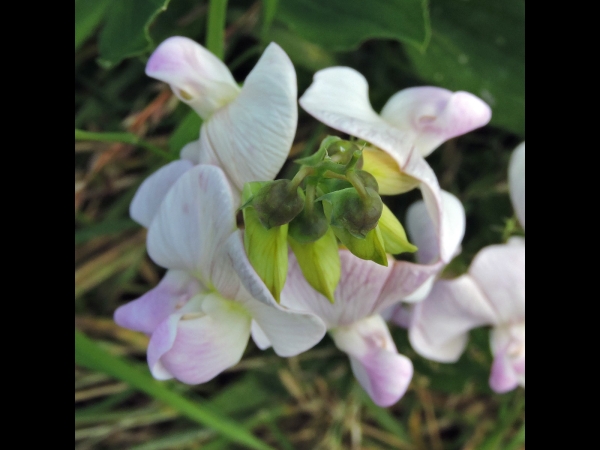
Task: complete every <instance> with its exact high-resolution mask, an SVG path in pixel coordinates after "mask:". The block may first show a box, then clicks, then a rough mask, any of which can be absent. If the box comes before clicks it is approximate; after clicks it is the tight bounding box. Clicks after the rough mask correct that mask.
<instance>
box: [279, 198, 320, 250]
mask: <svg viewBox="0 0 600 450" xmlns="http://www.w3.org/2000/svg"><path fill="white" fill-rule="evenodd" d="M328 229H329V222H328V221H327V218H326V217H325V213H324V212H323V205H322V204H321V203H316V204H315V205H314V206H313V211H312V213H310V212H309V211H307V210H306V208H305V209H304V210H303V211H302V212H301V213H300V214H298V215H297V216H296V217H295V218H294V220H292V221H291V222H290V226H289V229H288V234H289V235H290V236H291V237H293V238H294V239H295V240H296V241H298V242H300V243H301V244H307V243H309V242H315V241H316V240H318V239H319V238H321V237H323V236H324V235H325V233H327V230H328Z"/></svg>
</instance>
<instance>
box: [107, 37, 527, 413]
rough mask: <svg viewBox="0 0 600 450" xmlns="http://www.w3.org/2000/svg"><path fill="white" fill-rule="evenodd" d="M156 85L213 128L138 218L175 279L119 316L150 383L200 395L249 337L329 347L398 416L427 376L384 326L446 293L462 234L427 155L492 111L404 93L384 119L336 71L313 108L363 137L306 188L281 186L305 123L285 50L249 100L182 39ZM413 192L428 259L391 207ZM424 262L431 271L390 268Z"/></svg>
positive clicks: (300, 179) (413, 217)
mask: <svg viewBox="0 0 600 450" xmlns="http://www.w3.org/2000/svg"><path fill="white" fill-rule="evenodd" d="M146 73H147V74H148V75H149V76H151V77H154V78H157V79H159V80H161V81H164V82H166V83H168V84H169V85H170V86H171V88H172V90H173V92H174V93H175V95H177V97H178V98H179V99H180V100H181V101H183V102H185V103H187V104H189V105H190V106H191V107H192V108H193V109H194V110H195V111H196V112H197V113H198V114H199V115H200V116H201V117H202V119H203V124H202V127H201V129H200V133H199V138H198V140H197V141H194V142H192V143H190V144H188V145H187V146H185V147H184V148H183V150H182V152H181V158H180V159H179V160H177V161H174V162H172V163H170V164H168V165H166V166H164V167H162V168H161V169H159V170H158V171H157V172H155V173H154V174H152V175H151V176H150V177H148V179H146V180H145V181H144V182H143V183H142V185H141V186H140V188H139V190H138V191H137V193H136V195H135V197H134V199H133V201H132V203H131V207H130V214H131V216H132V217H133V218H134V219H135V220H136V221H137V222H139V223H140V224H142V225H143V226H145V227H147V228H148V238H147V239H148V240H147V247H148V253H149V255H150V257H151V258H152V259H153V261H154V262H156V263H157V264H158V265H160V266H162V267H164V268H166V269H167V272H166V275H165V277H164V278H163V279H162V281H161V282H160V283H159V284H158V286H156V287H155V288H154V289H152V290H151V291H149V292H148V293H146V294H145V295H143V296H142V297H140V298H139V299H137V300H134V301H133V302H130V303H128V304H126V305H124V306H121V307H120V308H119V309H117V311H116V312H115V321H116V322H117V323H118V324H120V325H121V326H124V327H127V328H130V329H133V330H138V331H141V332H144V333H146V334H148V335H150V343H149V347H148V364H149V366H150V370H151V371H152V374H153V375H154V376H155V377H156V378H158V379H168V378H172V377H174V378H177V379H178V380H181V381H183V382H185V383H203V382H206V381H208V380H210V379H212V378H214V377H215V376H216V375H218V374H219V373H221V372H222V371H223V370H225V369H226V368H228V367H231V366H232V365H234V364H236V363H237V362H239V360H240V359H241V357H242V354H243V352H244V349H245V347H246V345H247V342H248V338H249V337H250V336H252V339H253V340H254V342H255V343H256V345H257V346H258V347H259V348H261V349H266V348H268V347H273V350H274V351H275V352H276V353H277V354H278V355H280V356H293V355H297V354H299V353H301V352H304V351H306V350H308V349H309V348H311V347H312V346H314V345H315V344H317V343H318V342H319V341H320V340H321V339H322V338H323V336H324V335H325V334H326V332H329V334H330V335H331V337H332V339H333V341H334V342H335V344H336V346H337V347H338V348H339V349H340V350H342V351H343V352H345V353H347V354H348V355H349V357H350V363H351V367H352V370H353V372H354V375H355V376H356V378H357V380H358V381H359V383H360V384H361V386H362V387H363V388H364V389H365V390H366V391H367V392H368V393H369V395H370V396H371V397H372V399H373V400H374V401H375V403H377V404H378V405H381V406H388V405H391V404H393V403H395V402H396V401H398V399H399V398H400V397H402V395H403V394H404V392H405V391H406V389H407V387H408V385H409V382H410V380H411V377H412V373H413V367H412V363H411V361H410V360H409V359H408V358H406V357H405V356H403V355H401V354H398V351H397V349H396V346H395V344H394V342H393V340H392V338H391V335H390V332H389V330H388V328H387V325H386V323H385V321H384V318H383V316H382V315H381V313H382V312H383V311H384V310H385V311H388V310H390V308H392V307H394V305H397V304H399V303H400V302H401V301H404V302H418V301H420V300H422V299H423V298H425V297H427V296H428V293H429V292H430V291H431V293H432V294H431V295H433V292H435V291H436V289H437V285H438V284H439V283H440V281H438V282H436V283H435V285H434V280H436V278H437V276H438V274H439V273H440V271H441V270H442V269H443V268H444V266H445V265H446V264H447V263H448V262H449V261H450V259H451V258H452V257H453V256H454V255H455V254H456V253H457V251H458V249H459V246H460V242H461V240H462V237H463V234H464V228H465V213H464V209H463V207H462V205H461V203H460V202H459V201H458V199H457V198H456V197H454V196H453V195H452V194H450V193H447V192H444V191H442V190H441V189H440V187H439V184H438V182H437V178H436V176H435V173H434V172H433V170H432V169H431V167H430V166H429V164H428V163H427V162H426V161H425V159H424V158H425V157H426V156H427V155H428V154H430V153H431V152H432V151H433V150H435V148H437V147H438V146H439V145H440V144H441V143H443V142H444V141H446V140H447V139H449V138H452V137H454V136H458V135H460V134H463V133H466V132H468V131H471V130H473V129H475V128H478V127H480V126H483V125H485V124H486V123H487V122H488V121H489V119H490V116H491V111H490V108H489V107H488V106H487V105H486V104H485V103H484V102H483V101H481V100H480V99H478V98H477V97H475V96H473V95H471V94H468V93H465V92H456V93H452V92H450V91H447V90H445V89H440V88H435V87H421V88H410V89H405V90H403V91H400V92H398V93H397V94H395V95H394V96H393V97H392V98H391V99H390V100H389V101H388V103H387V104H386V106H385V107H384V108H383V110H382V112H381V114H380V115H378V114H376V113H375V112H374V111H373V109H372V107H371V106H370V104H369V100H368V85H367V82H366V80H365V79H364V78H363V77H362V75H360V74H359V73H358V72H356V71H354V70H353V69H350V68H345V67H334V68H330V69H325V70H322V71H319V72H318V73H317V74H316V75H315V77H314V81H313V84H312V85H311V86H310V87H309V89H308V90H307V91H306V92H305V93H304V94H303V95H302V97H301V98H300V100H299V103H300V105H301V106H302V107H303V108H304V110H306V111H307V112H308V113H309V114H311V115H312V116H314V117H315V118H317V119H318V120H320V121H322V122H323V123H325V124H326V125H329V126H330V127H332V128H334V129H336V130H339V131H341V132H344V133H347V134H349V135H350V136H352V137H353V139H352V140H351V141H345V140H342V139H340V138H337V137H329V138H327V139H325V140H324V141H323V142H322V143H321V146H320V148H319V150H318V151H317V152H316V153H315V154H314V155H312V156H309V157H307V158H302V159H300V160H297V161H296V163H297V164H298V169H299V170H298V172H297V175H296V176H295V177H294V179H292V180H283V179H279V180H274V178H275V176H276V175H277V174H278V173H279V171H280V169H281V168H282V166H283V164H284V162H285V161H286V159H287V157H288V154H289V150H290V148H291V145H292V142H293V140H294V135H295V130H296V126H297V117H298V109H297V103H298V100H297V87H296V75H295V71H294V67H293V65H292V63H291V61H290V60H289V58H288V57H287V55H286V54H285V52H284V51H283V50H282V49H281V48H280V47H279V46H278V45H277V44H274V43H272V44H270V45H269V46H268V47H267V48H266V49H265V51H264V53H263V55H262V56H261V58H260V59H259V61H258V63H257V64H256V66H255V67H254V69H253V70H252V71H251V72H250V74H249V75H248V77H247V78H246V80H245V82H244V84H243V86H242V87H241V88H240V87H239V86H238V84H237V83H236V82H235V80H234V78H233V76H232V75H231V73H230V72H229V70H228V69H227V67H226V66H225V65H224V64H223V63H222V62H221V61H220V60H219V59H218V58H216V57H215V56H214V55H212V54H211V53H210V52H208V51H207V50H206V49H204V48H203V47H202V46H200V45H199V44H197V43H195V42H193V41H191V40H189V39H187V38H183V37H172V38H169V39H167V40H166V41H165V42H163V43H162V44H161V45H160V46H159V47H158V48H157V49H156V50H155V52H154V53H153V54H152V56H151V57H150V59H149V61H148V64H147V67H146ZM414 188H419V189H420V190H421V192H422V195H423V202H420V203H419V204H417V205H415V206H413V207H412V208H411V210H410V211H409V215H408V219H407V220H408V228H409V233H410V231H411V229H414V230H418V231H417V233H416V234H413V235H412V238H413V240H414V242H415V243H416V244H417V246H414V245H413V244H411V243H410V242H409V241H408V238H407V235H406V233H405V231H404V228H403V227H402V225H401V223H400V222H399V221H398V219H397V218H396V217H395V216H394V214H393V213H392V212H391V211H390V210H389V209H388V208H387V207H386V206H385V204H384V203H383V202H382V200H381V198H380V195H395V194H400V193H403V192H407V191H409V190H412V189H414ZM523 204H524V200H523ZM239 210H241V211H242V212H243V225H242V226H241V227H239V226H238V223H237V221H236V213H237V211H239ZM519 217H520V216H519ZM523 221H524V218H523ZM417 247H418V251H417V260H418V262H408V261H399V260H395V259H394V258H393V257H392V256H391V255H392V254H398V253H402V252H414V251H415V250H417ZM512 248H513V247H511V249H512ZM514 248H516V247H514ZM475 265H476V264H475V262H474V267H475ZM473 270H475V269H473ZM475 272H477V270H475ZM475 272H473V273H475ZM472 275H473V274H472ZM473 276H475V275H473ZM432 285H434V288H433V291H432ZM431 295H430V297H431ZM507 295H508V294H507ZM426 304H429V303H423V305H426ZM433 309H435V310H438V308H437V307H436V306H434V307H433ZM420 317H421V318H423V317H425V315H424V314H421V316H420ZM511 317H512V316H511ZM415 319H416V315H415ZM502 320H503V319H500V318H498V320H496V321H488V322H485V323H493V324H495V325H498V327H502V326H504V324H507V323H508V322H506V321H502ZM482 323H483V322H482ZM510 323H511V325H510V326H511V327H512V322H510ZM434 326H435V325H434ZM515 326H516V325H515ZM421 328H422V327H421ZM499 329H500V328H499ZM502 330H504V328H502ZM510 330H511V331H510V333H512V330H513V328H511V329H510ZM413 334H414V333H413ZM497 334H498V338H497V339H496V341H497V342H498V344H497V345H498V348H499V350H498V352H499V353H498V354H500V353H502V355H505V356H503V358H505V359H504V360H506V358H512V355H513V353H514V349H513V347H514V345H513V341H510V342H508V341H506V339H508V338H506V336H508V335H506V333H504V331H498V333H497ZM505 335H506V336H505ZM511 336H512V334H511ZM411 338H412V334H411ZM496 341H495V342H496ZM414 342H416V341H414ZM416 347H417V346H416ZM504 360H503V361H504ZM510 361H513V360H512V359H511V360H510ZM498 364H504V363H503V362H501V363H498ZM511 364H512V363H511ZM515 364H516V365H517V366H518V363H515ZM515 364H513V366H515ZM503 367H504V366H503ZM511 367H512V366H511ZM515 367H516V366H515ZM515 370H519V367H516V369H515ZM523 370H524V369H523Z"/></svg>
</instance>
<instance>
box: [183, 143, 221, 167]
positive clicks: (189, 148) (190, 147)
mask: <svg viewBox="0 0 600 450" xmlns="http://www.w3.org/2000/svg"><path fill="white" fill-rule="evenodd" d="M200 147H201V146H200V139H197V140H195V141H192V142H188V143H187V144H185V145H184V146H183V148H182V149H181V151H180V152H179V157H180V158H181V159H186V160H188V161H190V162H192V163H193V164H194V165H196V164H200ZM215 165H217V164H213V166H215Z"/></svg>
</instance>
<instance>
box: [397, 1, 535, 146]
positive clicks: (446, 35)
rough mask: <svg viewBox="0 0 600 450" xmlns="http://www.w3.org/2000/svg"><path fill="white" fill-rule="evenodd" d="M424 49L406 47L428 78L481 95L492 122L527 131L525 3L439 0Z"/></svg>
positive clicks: (420, 73)
mask: <svg viewBox="0 0 600 450" xmlns="http://www.w3.org/2000/svg"><path fill="white" fill-rule="evenodd" d="M431 22H432V27H433V33H432V37H431V42H430V43H429V46H428V48H427V51H426V52H425V53H422V52H419V51H415V50H414V49H412V48H407V52H408V55H409V57H410V59H411V60H412V63H413V65H414V66H415V68H416V71H417V73H418V74H419V75H420V76H422V77H423V78H425V79H426V80H427V81H428V82H431V83H435V84H436V85H438V86H442V87H445V88H448V89H450V90H453V91H457V90H464V91H468V92H471V93H473V94H475V95H478V96H479V97H481V98H482V99H483V100H485V101H486V102H487V103H488V104H489V105H490V106H491V107H492V121H491V123H492V124H495V125H497V126H500V127H504V128H507V129H508V130H510V131H512V132H515V133H518V134H521V135H524V132H525V3H524V2H523V1H521V0H507V1H505V2H497V1H495V0H473V1H469V2H463V1H456V0H436V1H435V2H432V5H431Z"/></svg>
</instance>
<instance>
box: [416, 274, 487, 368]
mask: <svg viewBox="0 0 600 450" xmlns="http://www.w3.org/2000/svg"><path fill="white" fill-rule="evenodd" d="M495 321H496V313H495V311H494V310H493V309H492V308H491V306H490V304H489V302H488V300H487V299H486V297H485V296H484V295H483V293H482V292H481V290H480V289H479V287H478V286H477V284H476V283H475V282H474V280H473V279H472V278H471V277H470V276H468V275H463V276H462V277H459V278H457V279H455V280H450V281H449V280H439V281H437V282H436V283H435V284H434V286H433V289H432V290H431V293H430V294H429V296H428V297H427V298H426V299H425V300H423V301H422V302H420V303H417V304H415V307H414V310H413V318H412V322H411V327H410V331H409V338H410V343H411V345H412V346H413V348H414V349H415V350H416V351H417V353H419V354H420V355H422V356H424V357H426V358H429V359H433V360H435V361H441V362H455V361H456V360H458V358H459V357H460V355H461V354H462V352H463V351H464V349H465V346H466V344H467V338H468V331H469V330H470V329H472V328H475V327H479V326H482V325H486V324H493V323H495Z"/></svg>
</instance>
